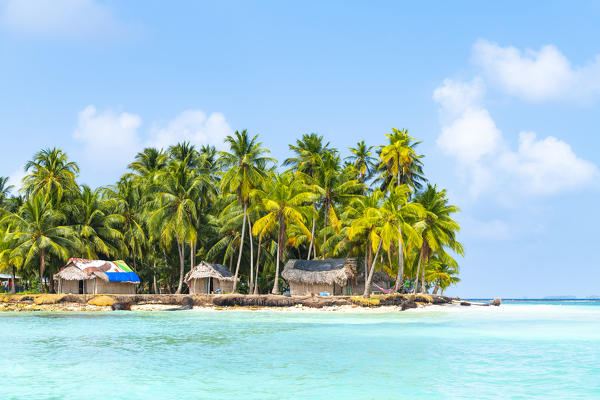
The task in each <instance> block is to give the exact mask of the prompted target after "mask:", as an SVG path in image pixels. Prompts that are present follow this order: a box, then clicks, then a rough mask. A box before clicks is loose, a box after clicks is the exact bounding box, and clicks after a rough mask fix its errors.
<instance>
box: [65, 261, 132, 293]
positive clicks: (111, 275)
mask: <svg viewBox="0 0 600 400" xmlns="http://www.w3.org/2000/svg"><path fill="white" fill-rule="evenodd" d="M54 278H55V279H56V280H58V293H76V294H98V293H111V294H135V285H137V284H139V283H140V278H139V277H138V276H137V274H136V273H135V272H133V270H132V269H131V268H129V266H128V265H127V264H126V263H125V262H124V261H104V260H86V259H83V258H71V259H69V262H68V263H67V265H65V266H64V267H63V268H61V270H60V272H59V273H57V274H55V275H54Z"/></svg>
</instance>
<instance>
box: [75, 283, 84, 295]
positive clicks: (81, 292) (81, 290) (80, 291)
mask: <svg viewBox="0 0 600 400" xmlns="http://www.w3.org/2000/svg"><path fill="white" fill-rule="evenodd" d="M77 293H78V294H85V292H84V288H83V280H80V281H79V291H78V292H77Z"/></svg>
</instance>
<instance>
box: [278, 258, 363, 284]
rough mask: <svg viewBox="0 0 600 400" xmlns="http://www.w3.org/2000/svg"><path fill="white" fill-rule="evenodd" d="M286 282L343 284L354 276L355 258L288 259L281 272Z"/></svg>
mask: <svg viewBox="0 0 600 400" xmlns="http://www.w3.org/2000/svg"><path fill="white" fill-rule="evenodd" d="M281 276H282V277H283V279H285V280H286V281H288V282H297V283H303V284H308V285H314V284H319V285H333V284H334V283H335V284H337V285H339V286H345V285H346V284H347V283H348V281H349V280H351V279H354V278H355V276H356V260H355V259H353V258H330V259H326V260H290V261H288V262H287V263H286V264H285V267H284V268H283V272H282V273H281Z"/></svg>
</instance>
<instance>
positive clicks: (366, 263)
mask: <svg viewBox="0 0 600 400" xmlns="http://www.w3.org/2000/svg"><path fill="white" fill-rule="evenodd" d="M367 237H368V236H367ZM367 279H369V240H368V239H367V248H366V249H365V282H367Z"/></svg>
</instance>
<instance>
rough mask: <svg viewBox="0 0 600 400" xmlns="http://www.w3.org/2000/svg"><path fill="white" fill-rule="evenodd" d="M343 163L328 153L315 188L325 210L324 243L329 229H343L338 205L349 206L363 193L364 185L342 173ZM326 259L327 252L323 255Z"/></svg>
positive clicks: (318, 172)
mask: <svg viewBox="0 0 600 400" xmlns="http://www.w3.org/2000/svg"><path fill="white" fill-rule="evenodd" d="M340 168H341V161H340V157H339V155H337V154H333V153H326V154H325V155H324V157H323V158H322V159H321V162H320V164H319V169H318V171H317V182H318V183H317V184H316V185H314V188H315V189H316V190H317V192H318V193H319V194H320V195H321V199H320V203H321V205H322V210H323V219H324V221H323V229H324V238H323V243H325V242H326V241H327V233H326V232H327V227H328V225H330V226H333V227H334V228H335V229H338V228H340V227H341V225H340V223H339V219H338V216H337V213H336V211H335V205H336V204H348V203H349V202H350V201H351V199H352V198H353V197H355V196H356V195H359V194H360V193H361V192H362V189H363V187H364V186H363V185H362V184H361V183H359V182H358V181H357V180H355V179H351V178H350V177H349V176H347V175H346V174H344V173H340ZM322 256H323V258H325V252H323V254H322Z"/></svg>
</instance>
